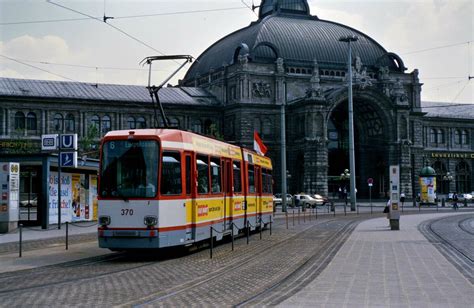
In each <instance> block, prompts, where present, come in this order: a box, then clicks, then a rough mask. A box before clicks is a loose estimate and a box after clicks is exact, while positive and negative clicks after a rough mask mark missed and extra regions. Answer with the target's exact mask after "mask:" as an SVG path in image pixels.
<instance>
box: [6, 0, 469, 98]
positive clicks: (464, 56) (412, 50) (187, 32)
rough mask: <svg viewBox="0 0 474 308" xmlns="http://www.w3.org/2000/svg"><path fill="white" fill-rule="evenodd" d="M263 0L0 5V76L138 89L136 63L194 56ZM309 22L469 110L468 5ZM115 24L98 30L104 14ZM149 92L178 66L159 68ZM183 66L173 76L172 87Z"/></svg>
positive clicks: (369, 11)
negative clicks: (332, 26)
mask: <svg viewBox="0 0 474 308" xmlns="http://www.w3.org/2000/svg"><path fill="white" fill-rule="evenodd" d="M252 2H253V4H255V5H258V4H259V3H260V0H253V1H252V0H214V1H211V0H174V1H170V0H167V1H165V0H153V1H152V0H147V1H145V0H50V1H47V0H0V77H11V78H24V79H47V80H66V81H67V80H72V81H80V82H89V83H117V84H130V85H143V86H146V85H147V83H148V71H147V68H146V67H143V66H141V65H140V61H141V60H142V59H143V58H145V57H147V56H153V55H159V54H189V55H192V56H193V57H195V58H197V57H198V56H199V55H200V54H201V53H202V52H203V51H204V50H205V49H206V48H207V47H209V46H210V45H211V44H213V43H214V42H216V41H217V40H219V39H220V38H222V37H224V36H226V35H227V34H229V33H231V32H233V31H236V30H238V29H240V28H243V27H246V26H248V25H249V24H250V23H251V22H252V21H255V20H257V14H258V11H257V10H256V11H255V13H254V12H252V10H251V9H249V8H248V7H249V6H252ZM308 3H309V5H310V8H311V14H312V15H317V16H318V17H319V18H320V19H324V20H329V21H334V22H338V23H342V24H344V25H347V26H350V27H352V28H355V29H357V30H359V31H361V32H363V33H365V34H366V35H368V36H370V37H371V38H373V39H375V40H376V41H377V42H378V43H379V44H381V45H382V46H383V47H384V48H385V49H386V50H387V51H389V52H394V53H396V54H398V55H399V56H400V57H401V58H402V60H403V61H404V63H405V66H406V67H407V68H408V70H407V72H412V71H413V70H414V69H418V70H419V77H420V82H422V83H423V84H424V85H423V87H422V97H421V98H422V101H440V102H449V103H451V102H452V103H471V104H474V86H473V84H474V78H473V79H470V80H469V76H471V77H474V60H473V58H474V17H473V16H474V1H472V0H309V1H308ZM104 15H105V16H108V17H114V18H113V19H108V20H107V23H104V22H103V16H104ZM155 63H156V64H154V65H153V74H152V84H160V83H161V81H163V80H164V79H165V78H166V77H167V76H168V75H169V74H170V73H171V72H173V71H174V70H175V69H177V68H178V66H179V64H178V63H176V62H173V61H169V62H159V63H157V62H155ZM188 68H189V65H188V66H186V67H185V68H184V69H183V70H182V71H181V72H180V73H179V74H178V75H177V77H176V78H174V79H172V80H171V83H172V84H176V83H177V80H178V79H179V78H182V77H183V76H184V74H185V72H186V70H187V69H188Z"/></svg>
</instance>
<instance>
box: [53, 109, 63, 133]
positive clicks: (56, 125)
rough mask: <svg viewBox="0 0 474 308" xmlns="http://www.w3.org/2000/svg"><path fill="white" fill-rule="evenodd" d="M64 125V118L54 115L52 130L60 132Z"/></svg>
mask: <svg viewBox="0 0 474 308" xmlns="http://www.w3.org/2000/svg"><path fill="white" fill-rule="evenodd" d="M63 125H64V118H63V115H62V114H60V113H56V114H55V115H54V118H53V129H54V130H55V131H56V132H62V131H63Z"/></svg>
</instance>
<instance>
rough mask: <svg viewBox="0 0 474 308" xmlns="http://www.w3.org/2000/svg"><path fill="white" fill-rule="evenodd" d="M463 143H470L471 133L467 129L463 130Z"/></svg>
mask: <svg viewBox="0 0 474 308" xmlns="http://www.w3.org/2000/svg"><path fill="white" fill-rule="evenodd" d="M461 144H469V134H468V133H467V130H463V131H462V134H461Z"/></svg>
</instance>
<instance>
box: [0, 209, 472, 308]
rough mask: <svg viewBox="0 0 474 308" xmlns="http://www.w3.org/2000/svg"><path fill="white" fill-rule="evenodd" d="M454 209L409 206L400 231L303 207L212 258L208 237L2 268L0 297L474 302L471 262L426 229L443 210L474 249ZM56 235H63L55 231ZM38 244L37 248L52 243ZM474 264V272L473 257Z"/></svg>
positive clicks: (5, 300) (142, 302) (66, 301)
mask: <svg viewBox="0 0 474 308" xmlns="http://www.w3.org/2000/svg"><path fill="white" fill-rule="evenodd" d="M308 214H309V213H306V215H308ZM455 215H456V216H451V214H447V213H443V214H424V215H403V216H402V218H401V230H400V231H389V228H388V227H387V226H386V225H387V220H386V219H385V218H376V219H370V218H373V217H376V216H375V215H370V214H364V215H362V214H361V215H359V216H356V215H347V216H343V215H337V216H336V217H333V216H332V215H324V216H323V215H321V216H319V218H318V219H317V220H315V219H314V218H315V217H314V212H313V216H312V220H311V221H310V220H309V218H308V216H305V218H303V217H302V216H300V219H299V222H298V218H297V216H296V217H295V219H294V225H293V218H292V215H290V216H289V220H288V227H289V228H288V229H287V228H286V222H285V219H284V217H283V216H281V215H279V218H278V219H276V222H275V224H274V225H273V228H272V231H273V234H272V235H271V236H270V232H269V230H265V231H264V232H263V234H262V239H261V240H260V236H259V234H258V233H255V234H253V235H252V236H251V237H250V243H249V245H247V244H246V238H245V237H240V238H238V239H237V240H236V242H235V250H234V251H231V244H230V242H229V241H228V242H224V243H220V244H219V245H217V247H215V250H214V254H213V259H210V258H209V250H208V247H204V248H195V249H193V251H186V250H183V249H170V250H166V251H160V252H156V251H155V252H149V253H147V254H126V253H107V251H106V250H104V251H105V252H104V253H103V255H96V256H94V257H88V258H86V257H82V258H80V259H79V260H75V261H72V262H66V263H60V264H56V265H50V266H42V267H38V268H35V269H29V270H21V271H12V272H8V273H3V274H0V306H1V307H12V306H14V307H25V306H31V305H33V306H48V307H49V306H52V307H59V306H61V307H64V306H87V307H90V306H93V307H95V306H123V307H130V306H134V307H139V306H140V307H156V306H158V307H165V306H166V307H169V306H179V307H183V306H186V307H187V306H191V307H196V306H197V307H202V306H205V307H206V306H218V307H222V306H238V307H240V306H245V307H247V306H250V307H261V306H274V305H278V304H280V305H281V306H282V307H295V306H297V307H300V306H310V307H344V306H345V307H348V306H351V307H359V306H360V307H388V306H397V307H398V306H401V307H410V306H411V307H423V306H430V307H431V306H439V307H447V306H452V307H464V306H465V307H472V302H473V300H474V298H473V295H472V294H473V292H472V291H473V285H472V283H471V282H469V280H468V279H467V278H466V277H465V276H463V275H462V274H461V273H460V270H461V269H462V268H459V264H457V265H456V262H454V263H450V262H449V261H447V260H446V258H449V257H450V256H451V255H450V254H449V253H443V254H444V256H443V255H442V254H441V253H440V252H439V251H438V250H437V249H436V248H438V249H439V247H436V248H435V247H434V246H433V244H432V243H430V242H429V241H428V240H427V239H426V238H425V237H423V236H422V234H421V233H420V231H419V230H418V229H417V228H418V226H420V227H419V228H420V230H421V229H422V227H421V226H422V225H424V224H420V223H421V222H422V221H427V220H430V219H435V220H432V221H429V224H426V225H430V226H431V227H432V229H433V230H435V231H436V232H438V233H439V234H444V235H446V234H447V235H449V236H451V239H452V242H453V243H454V245H457V247H458V248H460V249H461V250H462V249H464V250H466V249H467V250H468V251H471V252H472V249H474V248H473V247H472V244H470V242H469V240H470V239H472V234H470V236H471V237H469V232H472V228H473V227H474V222H473V220H474V218H473V216H474V215H473V214H472V213H471V214H468V213H466V214H463V215H458V213H455ZM378 216H379V217H382V214H378ZM444 217H447V218H444ZM456 217H461V218H458V219H456ZM440 218H443V219H440ZM367 219H369V220H367ZM361 221H363V222H362V223H360V222H361ZM359 223H360V224H359ZM357 224H359V225H358V226H357ZM356 226H357V227H356ZM453 226H454V227H455V228H457V229H458V231H456V232H464V233H467V235H466V234H465V236H466V238H463V240H462V241H461V242H457V241H456V239H457V238H459V236H456V235H454V234H452V232H449V230H451V229H452V228H453ZM354 228H356V229H355V230H356V231H355V232H353V230H354ZM466 230H467V231H466ZM81 236H84V238H83V239H82V240H81V239H80V238H78V242H80V244H75V245H74V248H75V249H76V250H78V249H82V250H83V251H84V255H88V254H89V255H90V256H93V255H95V254H94V253H97V252H96V251H97V250H98V249H97V241H96V239H95V238H94V239H93V240H90V239H88V238H87V235H81ZM90 236H92V235H90ZM93 236H95V234H93ZM449 236H445V237H447V238H449ZM56 240H58V241H59V240H60V239H56ZM48 241H53V244H51V245H54V241H55V239H48V240H46V243H47V242H48ZM37 242H38V243H36V245H38V246H41V243H44V242H45V241H37ZM438 242H440V240H438ZM438 242H433V243H435V246H438V244H437V243H438ZM0 247H1V245H0ZM32 249H35V250H30V251H29V252H28V255H32V254H36V255H38V256H40V252H43V251H45V250H46V249H39V248H37V247H36V248H33V247H32ZM52 249H53V248H48V249H47V250H52ZM62 249H64V248H62ZM469 249H471V250H469ZM446 251H448V252H449V251H450V250H449V249H447V250H446ZM93 252H94V253H93ZM464 252H466V251H464ZM62 254H67V252H64V251H63V252H62ZM3 255H4V254H1V253H0V261H1V260H2V256H3ZM38 258H49V257H48V256H46V257H45V256H43V257H38ZM30 260H34V256H31V259H30ZM31 262H33V261H31ZM453 264H455V265H453ZM466 264H467V265H466ZM466 264H464V265H463V266H464V269H465V270H466V271H469V270H471V272H472V263H471V265H469V263H466ZM455 266H457V267H455ZM469 266H470V267H469ZM470 303H471V304H470Z"/></svg>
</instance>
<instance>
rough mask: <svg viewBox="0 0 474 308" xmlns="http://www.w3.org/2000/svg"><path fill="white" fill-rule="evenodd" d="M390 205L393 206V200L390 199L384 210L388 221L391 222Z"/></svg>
mask: <svg viewBox="0 0 474 308" xmlns="http://www.w3.org/2000/svg"><path fill="white" fill-rule="evenodd" d="M390 205H392V200H390V199H388V201H387V204H386V205H385V208H384V209H383V212H384V214H387V219H389V220H390ZM389 225H390V223H389Z"/></svg>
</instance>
